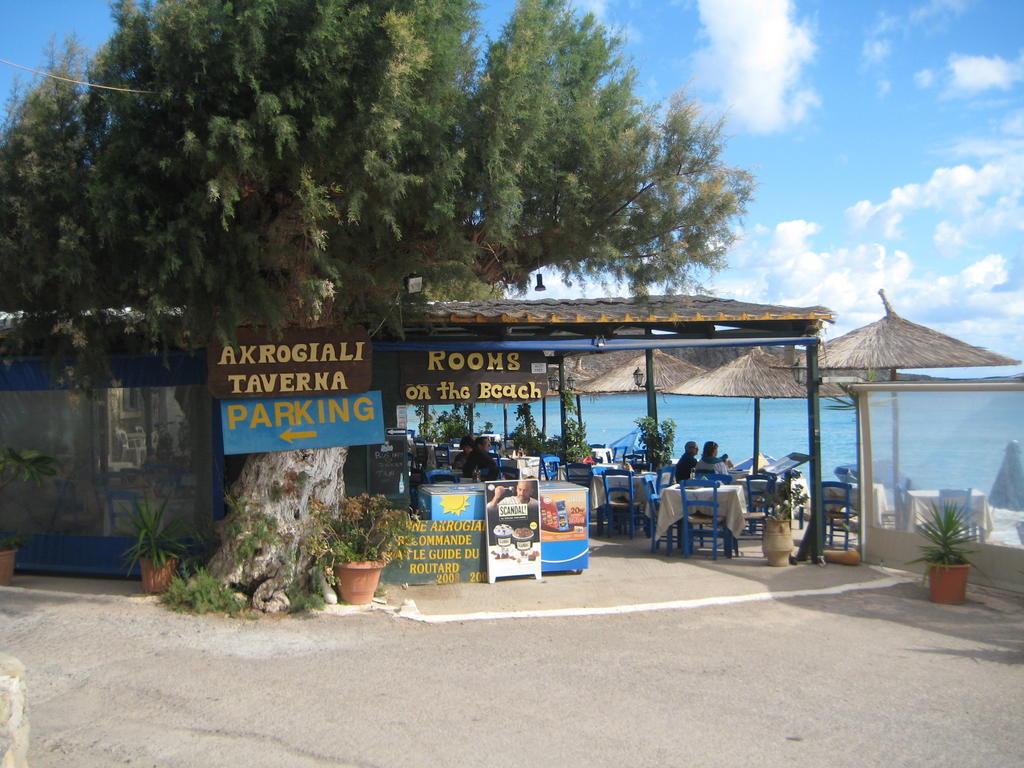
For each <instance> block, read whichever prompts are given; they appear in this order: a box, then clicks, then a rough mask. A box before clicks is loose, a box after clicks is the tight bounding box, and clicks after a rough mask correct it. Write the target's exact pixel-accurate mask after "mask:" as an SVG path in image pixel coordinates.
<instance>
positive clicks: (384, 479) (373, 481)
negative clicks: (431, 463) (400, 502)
mask: <svg viewBox="0 0 1024 768" xmlns="http://www.w3.org/2000/svg"><path fill="white" fill-rule="evenodd" d="M407 461H408V455H407V450H406V440H405V439H402V438H399V439H396V440H388V442H386V443H381V444H380V445H373V446H370V493H383V494H384V495H385V496H400V495H401V494H403V493H405V481H404V479H403V475H404V474H405V472H406V463H407Z"/></svg>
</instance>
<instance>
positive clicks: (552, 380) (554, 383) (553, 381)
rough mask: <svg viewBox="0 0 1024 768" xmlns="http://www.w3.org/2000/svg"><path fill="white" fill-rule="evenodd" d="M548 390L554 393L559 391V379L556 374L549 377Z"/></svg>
mask: <svg viewBox="0 0 1024 768" xmlns="http://www.w3.org/2000/svg"><path fill="white" fill-rule="evenodd" d="M548 389H550V390H551V391H552V392H557V391H558V377H557V376H555V374H551V375H550V376H548Z"/></svg>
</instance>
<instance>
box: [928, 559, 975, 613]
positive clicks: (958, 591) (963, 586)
mask: <svg viewBox="0 0 1024 768" xmlns="http://www.w3.org/2000/svg"><path fill="white" fill-rule="evenodd" d="M970 567H971V566H969V565H935V564H932V565H931V566H930V567H929V569H928V594H929V596H930V597H931V599H932V602H933V603H948V604H950V605H959V604H960V603H962V602H964V600H966V599H967V572H968V570H969V569H970Z"/></svg>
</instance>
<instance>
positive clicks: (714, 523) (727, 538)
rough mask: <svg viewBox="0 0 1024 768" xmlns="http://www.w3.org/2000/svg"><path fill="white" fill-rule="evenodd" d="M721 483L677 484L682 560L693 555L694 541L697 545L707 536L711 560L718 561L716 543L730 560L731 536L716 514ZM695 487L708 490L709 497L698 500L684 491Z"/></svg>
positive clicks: (698, 481)
mask: <svg viewBox="0 0 1024 768" xmlns="http://www.w3.org/2000/svg"><path fill="white" fill-rule="evenodd" d="M720 486H721V483H718V482H716V481H713V480H684V481H683V482H682V484H681V485H680V491H681V494H680V495H681V496H682V501H683V519H682V523H683V539H682V541H683V546H682V550H683V557H689V556H690V555H692V554H693V542H694V539H698V540H700V543H701V545H702V546H703V545H704V542H705V541H706V540H707V539H708V538H709V537H710V539H711V559H712V560H717V559H718V542H719V541H721V542H722V554H723V555H725V557H732V551H733V546H734V545H733V542H732V534H731V533H730V532H729V531H728V530H727V529H725V528H724V527H723V526H722V525H721V522H722V521H721V519H720V517H719V514H718V510H719V506H718V489H719V487H720ZM698 488H703V489H707V488H710V489H711V493H710V498H705V499H698V498H695V496H694V495H691V494H690V493H689V492H688V491H691V490H695V489H698Z"/></svg>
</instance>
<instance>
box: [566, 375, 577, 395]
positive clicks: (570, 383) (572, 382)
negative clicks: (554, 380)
mask: <svg viewBox="0 0 1024 768" xmlns="http://www.w3.org/2000/svg"><path fill="white" fill-rule="evenodd" d="M565 386H566V388H567V389H568V390H569V391H570V392H571V391H572V390H574V389H576V379H574V378H573V375H572V374H571V373H570V374H569V375H568V376H567V377H566V379H565Z"/></svg>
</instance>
